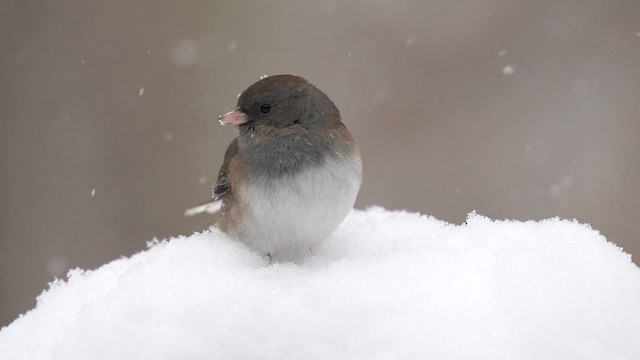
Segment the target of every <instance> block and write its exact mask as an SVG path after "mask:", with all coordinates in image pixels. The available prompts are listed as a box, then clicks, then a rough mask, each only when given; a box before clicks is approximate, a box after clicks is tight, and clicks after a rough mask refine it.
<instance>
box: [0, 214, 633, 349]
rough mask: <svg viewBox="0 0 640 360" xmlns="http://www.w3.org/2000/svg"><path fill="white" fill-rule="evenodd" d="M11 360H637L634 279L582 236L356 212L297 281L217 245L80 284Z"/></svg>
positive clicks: (174, 245)
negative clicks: (452, 223)
mask: <svg viewBox="0 0 640 360" xmlns="http://www.w3.org/2000/svg"><path fill="white" fill-rule="evenodd" d="M0 358H1V359H4V360H8V359H65V360H66V359H426V358H430V359H605V358H606V359H639V358H640V269H638V267H636V266H635V265H634V264H633V263H632V262H631V258H630V256H629V255H627V254H625V253H624V252H623V251H622V250H621V249H620V248H618V247H616V246H615V245H613V244H611V243H608V242H607V241H606V239H605V238H604V237H603V236H601V235H600V234H599V233H598V232H596V231H594V230H592V229H591V228H590V227H588V226H586V225H581V224H578V223H576V222H570V221H563V220H558V219H552V220H545V221H540V222H524V223H523V222H515V221H491V220H489V219H487V218H484V217H481V216H477V215H474V214H472V215H470V216H469V219H468V221H467V224H465V225H461V226H455V225H451V224H447V223H444V222H441V221H438V220H435V219H433V218H430V217H427V216H421V215H419V214H411V213H405V212H389V211H386V210H383V209H381V208H373V209H369V210H367V211H354V212H353V213H352V214H351V215H350V216H349V217H348V218H347V220H346V221H345V223H343V224H342V225H341V226H340V227H339V229H338V230H337V231H336V232H335V233H334V234H333V235H332V236H331V237H330V239H328V240H327V242H326V243H324V244H323V245H322V247H320V248H318V249H316V250H315V255H314V256H313V257H311V258H310V259H308V261H307V262H306V263H304V264H302V265H300V266H298V265H293V264H274V265H268V263H267V261H266V259H265V258H264V257H261V256H259V255H257V254H255V253H252V252H251V251H250V250H248V249H247V248H245V247H243V246H242V245H241V244H238V243H236V242H234V241H231V240H229V239H228V238H227V237H226V236H224V235H223V234H222V233H220V232H218V231H217V230H211V231H206V232H204V233H200V234H194V235H192V236H189V237H180V238H175V239H171V240H170V241H168V242H161V243H159V244H156V245H154V246H153V247H151V248H150V249H149V250H147V251H143V252H141V253H139V254H136V255H134V256H132V257H131V258H127V259H120V260H116V261H113V262H111V263H109V264H107V265H104V266H102V267H101V268H99V269H97V270H94V271H81V270H74V271H71V272H70V274H69V279H68V280H67V281H66V282H63V281H58V282H55V283H54V284H52V286H51V288H50V289H49V290H47V291H46V292H44V293H43V294H42V295H41V296H40V297H39V298H38V305H37V307H36V308H35V309H34V310H32V311H30V312H29V313H27V314H26V315H24V316H23V317H21V318H19V319H18V320H16V321H15V322H14V323H13V324H11V325H9V326H8V327H6V328H4V329H3V330H2V331H1V332H0Z"/></svg>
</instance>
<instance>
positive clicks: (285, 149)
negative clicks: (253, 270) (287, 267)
mask: <svg viewBox="0 0 640 360" xmlns="http://www.w3.org/2000/svg"><path fill="white" fill-rule="evenodd" d="M219 121H220V123H221V124H223V125H224V124H231V125H234V126H236V127H237V128H238V137H236V138H235V139H234V140H233V141H232V142H231V144H230V145H229V147H228V148H227V151H226V153H225V155H224V162H223V164H222V167H221V168H220V172H219V174H218V180H217V183H216V185H215V186H214V188H213V202H210V203H208V204H204V205H202V206H200V207H196V208H193V209H189V210H187V212H186V213H185V214H186V215H192V214H195V213H199V212H203V211H208V212H215V211H216V210H217V209H218V208H221V214H220V216H219V217H218V220H217V222H216V224H215V226H216V227H218V228H219V229H221V230H222V231H224V232H225V233H227V234H228V235H230V236H231V237H234V238H237V239H238V240H239V241H241V242H243V243H245V244H247V245H248V246H249V247H251V248H253V249H255V250H256V251H259V252H261V253H263V254H266V255H268V256H269V258H270V259H272V260H276V261H294V262H296V261H297V260H300V259H301V258H303V257H304V255H305V254H309V252H310V251H311V250H312V248H313V247H314V246H315V245H317V244H318V243H320V242H321V241H322V240H324V239H325V238H326V237H327V236H329V234H331V233H332V232H333V231H334V230H335V229H336V227H337V226H338V225H339V224H340V223H341V222H342V220H344V218H345V217H346V216H347V214H348V213H349V211H350V210H351V209H352V208H353V205H354V203H355V200H356V196H357V194H358V191H359V189H360V184H361V182H362V158H361V155H360V150H359V147H358V144H357V142H356V140H355V139H354V138H353V136H352V135H351V133H350V132H349V130H348V129H347V128H346V126H345V125H344V124H343V123H342V121H341V117H340V112H339V111H338V109H337V108H336V106H335V104H334V103H333V102H332V101H331V100H330V99H329V97H327V95H325V94H324V93H323V92H322V91H321V90H320V89H318V88H317V87H315V86H314V85H312V84H311V83H309V82H308V81H307V80H306V79H304V78H302V77H300V76H294V75H274V76H269V77H264V78H262V79H261V80H260V81H258V82H256V83H254V84H252V85H251V86H249V87H248V88H247V89H246V90H245V91H244V92H243V93H242V94H241V95H240V97H239V98H238V104H237V107H236V108H235V109H234V110H232V111H230V112H228V113H226V114H224V115H221V116H220V118H219ZM212 209H213V211H212Z"/></svg>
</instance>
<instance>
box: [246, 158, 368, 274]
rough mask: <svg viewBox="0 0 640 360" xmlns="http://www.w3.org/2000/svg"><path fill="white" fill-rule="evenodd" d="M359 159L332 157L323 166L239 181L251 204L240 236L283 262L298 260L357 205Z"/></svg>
mask: <svg viewBox="0 0 640 360" xmlns="http://www.w3.org/2000/svg"><path fill="white" fill-rule="evenodd" d="M361 174H362V164H361V162H360V160H359V159H357V160H355V159H345V158H341V159H329V160H327V161H326V163H325V164H324V165H322V166H319V167H315V168H311V169H309V170H305V171H302V172H299V173H297V174H295V175H291V176H284V177H280V178H276V179H253V180H250V181H248V182H247V183H245V184H239V189H238V190H239V191H238V195H239V197H240V198H242V199H243V200H244V199H247V200H248V199H250V201H246V202H245V201H242V202H243V203H245V204H247V205H246V206H247V207H246V209H245V211H246V214H245V215H246V216H243V217H242V218H243V222H242V223H240V224H238V225H239V226H238V239H239V240H240V241H242V242H244V243H246V244H247V245H249V246H251V247H253V248H255V249H257V250H258V251H260V252H262V253H265V254H270V255H271V257H272V258H274V259H276V260H281V261H283V260H284V261H295V260H296V259H297V258H299V257H300V256H301V255H304V254H308V253H309V250H310V248H312V247H313V246H314V245H316V244H317V243H319V242H320V241H322V240H324V239H325V238H326V237H327V236H328V235H329V234H331V232H333V230H335V228H336V227H337V226H338V224H340V222H342V220H344V218H345V217H346V216H347V214H348V213H349V211H350V210H351V209H352V208H353V204H354V203H355V200H356V195H357V194H358V190H359V188H360V181H361Z"/></svg>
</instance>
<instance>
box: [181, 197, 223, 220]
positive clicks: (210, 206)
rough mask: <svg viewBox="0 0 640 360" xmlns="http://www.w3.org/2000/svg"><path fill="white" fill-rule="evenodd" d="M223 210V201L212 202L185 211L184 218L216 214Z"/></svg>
mask: <svg viewBox="0 0 640 360" xmlns="http://www.w3.org/2000/svg"><path fill="white" fill-rule="evenodd" d="M221 208H222V200H212V201H208V202H206V203H204V204H200V205H198V206H194V207H192V208H189V209H187V210H185V212H184V216H185V217H188V216H194V215H198V214H202V213H205V212H206V213H209V214H215V213H217V212H218V211H220V209H221Z"/></svg>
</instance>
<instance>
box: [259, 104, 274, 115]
mask: <svg viewBox="0 0 640 360" xmlns="http://www.w3.org/2000/svg"><path fill="white" fill-rule="evenodd" d="M270 110H271V105H269V104H262V105H261V106H260V112H261V113H263V114H266V113H268V112H269V111H270Z"/></svg>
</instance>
